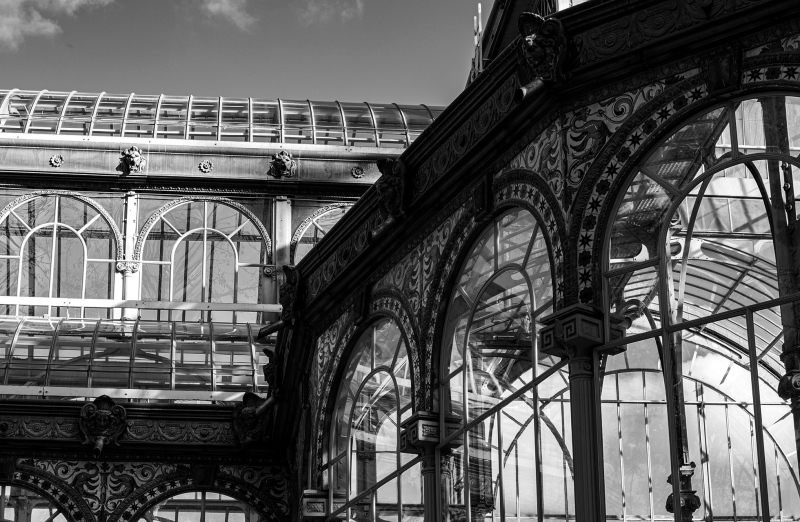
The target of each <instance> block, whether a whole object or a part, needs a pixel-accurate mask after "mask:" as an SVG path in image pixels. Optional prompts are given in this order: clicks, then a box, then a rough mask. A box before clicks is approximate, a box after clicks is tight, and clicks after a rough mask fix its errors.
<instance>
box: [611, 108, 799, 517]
mask: <svg viewBox="0 0 800 522" xmlns="http://www.w3.org/2000/svg"><path fill="white" fill-rule="evenodd" d="M798 114H800V99H798V98H796V97H790V96H782V95H771V96H762V97H760V98H757V99H745V100H740V101H735V102H730V103H727V104H725V105H724V106H722V107H718V108H715V109H713V110H710V111H708V112H706V113H705V114H702V115H700V116H697V117H694V118H693V119H692V120H690V121H689V122H687V123H686V124H684V125H683V126H682V127H681V128H679V129H678V130H676V131H675V132H673V133H672V134H671V135H670V136H669V137H668V138H666V139H665V140H664V141H663V142H662V144H661V145H659V146H658V147H655V148H654V150H653V151H652V152H651V153H650V154H649V155H648V156H647V157H646V158H645V159H644V160H643V161H642V162H641V163H640V165H639V166H638V168H637V171H636V172H635V173H634V175H633V177H632V179H631V181H630V182H629V185H628V188H627V189H626V191H624V193H623V194H622V195H621V197H620V199H619V201H618V203H617V210H616V216H615V219H614V221H613V223H612V225H611V229H610V234H609V235H608V236H609V243H608V250H607V252H608V257H607V262H606V263H607V264H606V267H605V275H606V278H605V285H606V294H605V295H606V298H607V299H608V311H609V321H610V324H621V325H622V326H623V327H624V329H625V337H627V338H631V337H633V336H636V341H635V342H631V343H630V344H628V345H627V351H626V352H625V353H624V354H622V355H617V356H613V357H609V358H608V360H607V362H606V365H605V375H604V378H603V391H602V409H603V410H602V411H603V431H604V445H605V460H606V467H605V470H606V479H605V484H606V509H607V513H608V515H609V516H613V517H615V518H618V517H619V518H637V519H644V520H657V519H663V517H671V516H672V514H671V513H670V511H669V510H668V509H667V507H668V506H667V504H669V503H671V502H672V499H671V496H672V495H673V493H674V492H673V486H671V485H670V484H669V483H668V482H667V479H668V477H669V476H670V475H671V474H674V473H673V470H674V467H673V468H671V467H670V464H669V463H670V462H672V463H673V465H674V466H677V467H679V468H680V469H681V470H682V471H681V474H682V475H683V476H684V480H682V481H679V484H678V488H679V491H680V492H682V495H683V496H684V497H685V498H691V497H692V495H696V509H693V510H692V512H693V517H694V518H695V519H699V518H702V519H712V518H713V520H737V519H739V520H740V519H745V518H747V519H759V520H760V519H766V513H767V512H769V514H770V517H772V518H775V517H782V518H783V519H795V518H797V517H800V481H798V461H797V446H796V443H795V437H794V427H793V422H794V420H793V417H792V413H791V408H790V405H789V403H788V402H786V401H784V400H782V399H781V398H780V396H779V394H778V391H777V390H778V382H779V379H780V377H781V376H782V375H784V374H785V373H786V370H785V368H784V363H783V362H782V361H781V356H782V355H784V356H785V352H784V350H786V349H787V348H788V347H789V346H793V345H795V344H796V343H797V324H798V317H794V316H793V314H794V313H795V311H794V308H793V307H792V306H791V305H789V306H784V307H781V306H780V303H778V302H775V300H777V299H781V298H784V299H786V298H788V299H789V302H790V303H791V301H792V297H793V296H794V300H795V301H797V300H798V299H797V295H798V291H799V290H800V289H798V288H797V287H796V284H797V283H796V282H795V283H791V282H789V281H788V280H786V279H780V278H779V277H778V274H780V273H781V272H785V271H786V270H796V263H797V258H796V257H793V256H794V254H793V253H792V251H791V248H790V245H791V242H792V241H793V240H792V238H791V236H790V235H789V234H788V228H787V223H788V225H789V226H793V225H792V224H793V223H794V222H795V214H794V207H795V206H796V199H794V200H793V199H790V198H791V194H792V191H791V190H790V189H791V186H792V184H793V183H796V182H797V181H798V165H800V162H798V160H797V158H796V156H797V155H798V152H800V147H798V145H800V143H798V140H797V136H798V135H800V119H798ZM796 191H797V189H796V188H795V192H796ZM625 342H626V340H624V339H623V340H619V341H615V342H614V343H611V344H624V343H625ZM670 430H672V432H673V439H674V442H673V444H672V445H670V441H669V434H670ZM654 437H655V438H654ZM616 455H619V458H617V457H616ZM643 463H646V464H647V465H643ZM645 486H646V487H645ZM693 492H696V493H693ZM693 504H695V503H694V502H693ZM684 519H685V517H684Z"/></svg>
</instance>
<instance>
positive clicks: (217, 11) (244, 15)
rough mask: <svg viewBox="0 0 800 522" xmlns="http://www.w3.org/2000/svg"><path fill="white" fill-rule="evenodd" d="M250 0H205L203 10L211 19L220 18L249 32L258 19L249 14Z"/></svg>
mask: <svg viewBox="0 0 800 522" xmlns="http://www.w3.org/2000/svg"><path fill="white" fill-rule="evenodd" d="M247 1H248V0H203V6H202V9H203V11H204V12H205V13H206V15H207V16H209V17H214V16H219V17H222V18H224V19H226V20H228V21H229V22H230V23H232V24H233V25H235V26H236V27H238V28H239V29H241V30H242V31H248V30H249V29H250V28H251V27H253V25H254V24H255V23H256V22H257V21H258V18H256V17H254V16H252V15H251V14H250V13H248V12H247Z"/></svg>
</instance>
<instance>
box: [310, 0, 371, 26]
mask: <svg viewBox="0 0 800 522" xmlns="http://www.w3.org/2000/svg"><path fill="white" fill-rule="evenodd" d="M300 4H301V5H300V10H299V14H300V20H301V21H302V22H303V23H304V24H306V25H312V24H318V23H326V22H330V21H332V20H339V21H341V22H347V21H349V20H353V19H355V18H361V16H362V15H363V14H364V0H300Z"/></svg>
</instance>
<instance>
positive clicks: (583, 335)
mask: <svg viewBox="0 0 800 522" xmlns="http://www.w3.org/2000/svg"><path fill="white" fill-rule="evenodd" d="M542 324H543V325H544V326H543V327H542V329H541V331H540V332H539V335H540V345H539V347H540V348H539V349H540V350H541V351H542V352H544V353H546V354H549V355H554V356H557V357H569V358H570V359H574V358H575V357H579V356H584V355H588V354H589V353H591V351H593V350H598V349H599V351H601V352H602V353H608V354H609V355H615V354H618V353H621V352H623V351H624V348H623V347H620V346H617V347H614V348H612V349H608V350H603V349H602V346H603V344H604V343H605V320H604V313H603V311H602V310H598V309H597V308H594V307H591V306H588V305H584V304H576V305H572V306H568V307H566V308H563V309H561V310H559V311H557V312H555V313H554V314H551V315H549V316H547V317H545V318H543V319H542Z"/></svg>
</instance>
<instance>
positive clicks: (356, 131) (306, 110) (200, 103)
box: [0, 89, 444, 148]
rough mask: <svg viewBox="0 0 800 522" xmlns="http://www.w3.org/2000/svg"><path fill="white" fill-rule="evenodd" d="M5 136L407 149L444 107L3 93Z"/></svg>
mask: <svg viewBox="0 0 800 522" xmlns="http://www.w3.org/2000/svg"><path fill="white" fill-rule="evenodd" d="M0 100H1V101H0V133H3V132H5V133H17V134H18V133H23V134H50V135H53V134H55V135H59V136H101V137H116V138H123V137H124V138H158V139H179V140H208V141H234V142H255V143H289V144H312V145H339V146H348V147H349V146H358V147H397V148H403V147H407V146H409V145H410V144H411V142H412V141H414V140H415V139H416V138H417V136H419V135H420V133H421V132H422V131H423V130H425V129H426V128H427V127H428V126H429V125H430V124H431V123H432V122H433V120H434V119H436V118H437V117H438V116H439V114H441V112H442V111H443V110H444V107H434V106H428V105H399V104H396V103H366V102H363V103H348V102H341V103H340V102H338V101H333V102H320V101H309V100H282V99H280V98H278V99H275V100H266V99H261V98H222V97H208V96H167V95H164V94H161V95H141V94H110V93H105V92H102V93H99V94H90V93H79V92H76V91H72V92H56V91H47V90H43V91H23V90H19V89H11V90H0Z"/></svg>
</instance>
